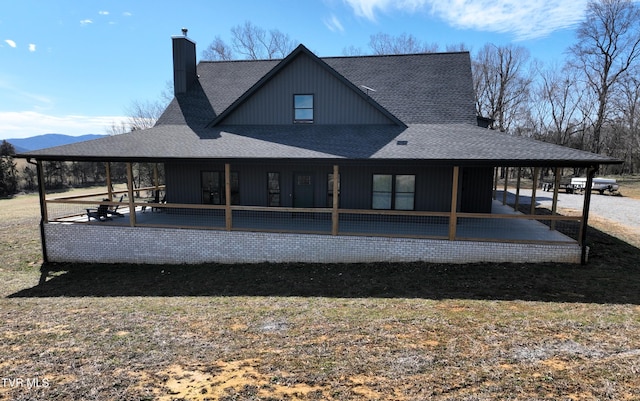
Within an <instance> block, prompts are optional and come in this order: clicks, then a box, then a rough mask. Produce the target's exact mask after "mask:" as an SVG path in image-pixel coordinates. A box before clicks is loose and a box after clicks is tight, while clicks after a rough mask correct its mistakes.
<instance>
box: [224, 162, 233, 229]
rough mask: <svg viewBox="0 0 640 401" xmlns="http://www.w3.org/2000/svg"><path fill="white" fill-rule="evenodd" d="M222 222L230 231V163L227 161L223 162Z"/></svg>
mask: <svg viewBox="0 0 640 401" xmlns="http://www.w3.org/2000/svg"><path fill="white" fill-rule="evenodd" d="M224 197H225V201H224V222H225V228H226V230H227V231H231V227H232V216H231V165H230V164H229V163H225V164H224Z"/></svg>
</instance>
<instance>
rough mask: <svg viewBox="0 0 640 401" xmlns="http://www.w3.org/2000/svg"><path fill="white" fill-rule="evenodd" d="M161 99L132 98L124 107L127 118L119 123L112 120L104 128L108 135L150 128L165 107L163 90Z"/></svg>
mask: <svg viewBox="0 0 640 401" xmlns="http://www.w3.org/2000/svg"><path fill="white" fill-rule="evenodd" d="M161 97H162V98H163V100H162V101H161V100H156V101H148V100H147V101H141V100H134V101H132V102H131V104H130V105H129V107H127V108H126V109H125V113H126V114H127V119H126V120H125V121H120V123H117V122H112V123H111V125H110V126H109V127H106V128H105V131H106V132H107V134H108V135H119V134H125V133H127V132H131V131H139V130H143V129H147V128H152V127H153V126H154V125H155V124H156V121H158V118H160V116H161V115H162V112H163V111H164V109H165V108H166V107H167V106H166V105H167V103H168V102H167V101H166V99H165V98H166V95H165V94H164V92H163V95H162V96H161Z"/></svg>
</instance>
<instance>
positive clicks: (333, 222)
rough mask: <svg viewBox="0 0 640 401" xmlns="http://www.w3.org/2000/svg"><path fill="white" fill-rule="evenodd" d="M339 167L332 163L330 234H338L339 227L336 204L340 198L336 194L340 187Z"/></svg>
mask: <svg viewBox="0 0 640 401" xmlns="http://www.w3.org/2000/svg"><path fill="white" fill-rule="evenodd" d="M339 174H340V169H339V168H338V165H337V164H334V165H333V205H332V207H333V210H332V212H331V235H338V228H339V220H340V214H339V213H338V205H339V204H340V199H339V197H338V196H339V195H338V190H339V188H340V186H339V184H340V178H339Z"/></svg>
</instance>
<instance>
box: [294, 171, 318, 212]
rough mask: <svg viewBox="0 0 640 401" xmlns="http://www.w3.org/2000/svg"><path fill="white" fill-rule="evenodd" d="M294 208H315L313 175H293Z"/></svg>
mask: <svg viewBox="0 0 640 401" xmlns="http://www.w3.org/2000/svg"><path fill="white" fill-rule="evenodd" d="M293 207H313V175H312V174H311V173H295V174H294V175H293Z"/></svg>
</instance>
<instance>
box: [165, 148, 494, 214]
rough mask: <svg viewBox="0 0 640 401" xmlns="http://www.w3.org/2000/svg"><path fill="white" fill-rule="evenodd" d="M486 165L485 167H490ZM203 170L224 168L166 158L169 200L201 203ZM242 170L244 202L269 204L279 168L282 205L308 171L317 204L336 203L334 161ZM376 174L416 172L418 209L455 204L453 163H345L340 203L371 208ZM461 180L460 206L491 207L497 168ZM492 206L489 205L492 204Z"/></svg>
mask: <svg viewBox="0 0 640 401" xmlns="http://www.w3.org/2000/svg"><path fill="white" fill-rule="evenodd" d="M485 170H486V171H485ZM202 171H220V172H222V171H224V163H221V162H219V163H218V162H212V163H187V162H185V163H167V164H166V165H165V174H166V184H167V200H168V201H169V202H171V203H187V204H199V203H201V202H202V193H201V191H202V186H201V182H200V180H201V178H200V177H201V172H202ZM231 171H233V172H237V173H238V179H239V185H240V188H239V189H240V191H239V192H240V204H241V205H243V206H267V205H268V196H267V194H268V191H267V173H272V172H275V173H280V191H281V192H280V194H281V206H284V207H292V206H293V197H294V191H295V188H294V177H295V175H296V174H300V173H308V174H310V175H311V176H312V180H313V186H314V195H313V196H314V199H313V206H314V207H331V204H330V200H329V198H328V196H327V194H328V175H329V174H331V173H333V165H332V164H329V163H327V164H303V163H300V164H298V163H287V162H279V161H264V162H260V163H258V162H254V163H244V164H240V163H235V164H233V163H232V164H231ZM374 174H414V175H415V176H416V188H415V191H416V192H415V210H422V211H448V210H449V208H450V207H451V192H452V186H451V185H452V177H453V170H452V167H451V166H420V165H408V166H401V165H395V164H389V165H385V164H380V165H343V166H340V181H341V183H340V208H343V209H371V196H372V185H373V184H372V180H373V175H374ZM462 177H463V178H462V180H461V186H462V188H461V193H462V194H463V195H462V196H461V199H459V208H458V209H459V210H461V211H477V212H490V211H491V190H492V186H491V185H492V170H491V169H484V170H483V169H463V175H462ZM487 208H488V209H487Z"/></svg>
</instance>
